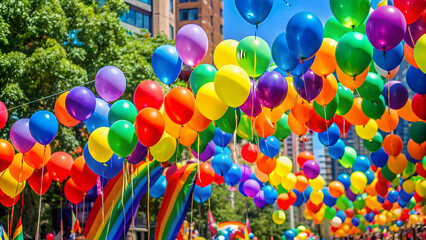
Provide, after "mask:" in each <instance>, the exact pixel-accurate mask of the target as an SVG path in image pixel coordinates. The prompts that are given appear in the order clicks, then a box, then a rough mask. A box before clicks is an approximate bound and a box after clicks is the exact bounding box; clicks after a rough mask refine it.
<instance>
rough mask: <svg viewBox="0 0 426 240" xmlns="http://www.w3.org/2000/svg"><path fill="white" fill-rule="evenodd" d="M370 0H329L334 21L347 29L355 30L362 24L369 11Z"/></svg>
mask: <svg viewBox="0 0 426 240" xmlns="http://www.w3.org/2000/svg"><path fill="white" fill-rule="evenodd" d="M370 5H371V1H370V0H357V1H345V0H330V8H331V11H332V12H333V15H334V16H335V17H336V19H337V20H338V21H339V22H340V23H341V24H342V25H343V26H345V27H347V28H352V29H353V28H355V27H357V26H359V25H360V24H362V23H363V21H364V19H365V18H366V17H367V16H368V13H369V11H370Z"/></svg>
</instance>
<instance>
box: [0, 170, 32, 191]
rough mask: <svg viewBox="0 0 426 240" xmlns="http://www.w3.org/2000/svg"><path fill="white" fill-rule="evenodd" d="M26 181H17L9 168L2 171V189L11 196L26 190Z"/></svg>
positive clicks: (0, 178)
mask: <svg viewBox="0 0 426 240" xmlns="http://www.w3.org/2000/svg"><path fill="white" fill-rule="evenodd" d="M25 183H26V181H24V182H21V183H20V182H18V181H16V180H15V179H14V178H13V177H12V175H10V172H9V169H6V170H4V171H3V172H1V173H0V189H1V190H2V191H3V192H4V193H5V194H6V195H7V196H9V197H11V198H13V197H15V196H17V195H18V194H20V193H21V192H22V190H24V188H25Z"/></svg>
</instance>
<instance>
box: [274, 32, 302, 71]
mask: <svg viewBox="0 0 426 240" xmlns="http://www.w3.org/2000/svg"><path fill="white" fill-rule="evenodd" d="M271 51H272V59H274V62H275V64H276V65H277V67H278V68H279V69H280V70H282V71H284V72H285V73H287V72H289V71H291V70H293V69H295V68H296V67H297V66H298V65H299V59H297V58H296V57H295V56H293V54H292V53H291V52H290V49H288V46H287V39H286V35H285V32H283V33H281V34H280V35H278V36H277V37H276V38H275V40H274V43H273V44H272V49H271ZM284 76H285V75H284Z"/></svg>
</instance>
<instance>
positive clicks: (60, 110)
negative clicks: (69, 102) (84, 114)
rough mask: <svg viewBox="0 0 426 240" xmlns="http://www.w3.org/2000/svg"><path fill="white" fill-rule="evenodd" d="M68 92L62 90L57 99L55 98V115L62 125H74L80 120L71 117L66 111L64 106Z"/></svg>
mask: <svg viewBox="0 0 426 240" xmlns="http://www.w3.org/2000/svg"><path fill="white" fill-rule="evenodd" d="M68 93H69V91H68V92H64V93H62V94H61V95H59V97H58V99H56V102H55V115H56V118H57V119H58V121H59V122H60V123H62V124H63V125H64V126H67V127H74V126H75V125H77V124H78V123H79V122H80V121H78V120H77V119H75V118H73V117H71V115H70V114H69V113H68V111H67V109H66V108H65V99H66V98H67V95H68Z"/></svg>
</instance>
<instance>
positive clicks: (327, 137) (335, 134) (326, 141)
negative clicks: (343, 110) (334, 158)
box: [318, 123, 340, 146]
mask: <svg viewBox="0 0 426 240" xmlns="http://www.w3.org/2000/svg"><path fill="white" fill-rule="evenodd" d="M339 138H340V129H339V127H338V126H337V124H335V123H333V124H331V125H330V127H329V128H328V129H327V131H325V132H321V133H318V140H319V141H320V142H321V144H322V145H324V146H331V145H334V144H336V143H337V141H338V140H339Z"/></svg>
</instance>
